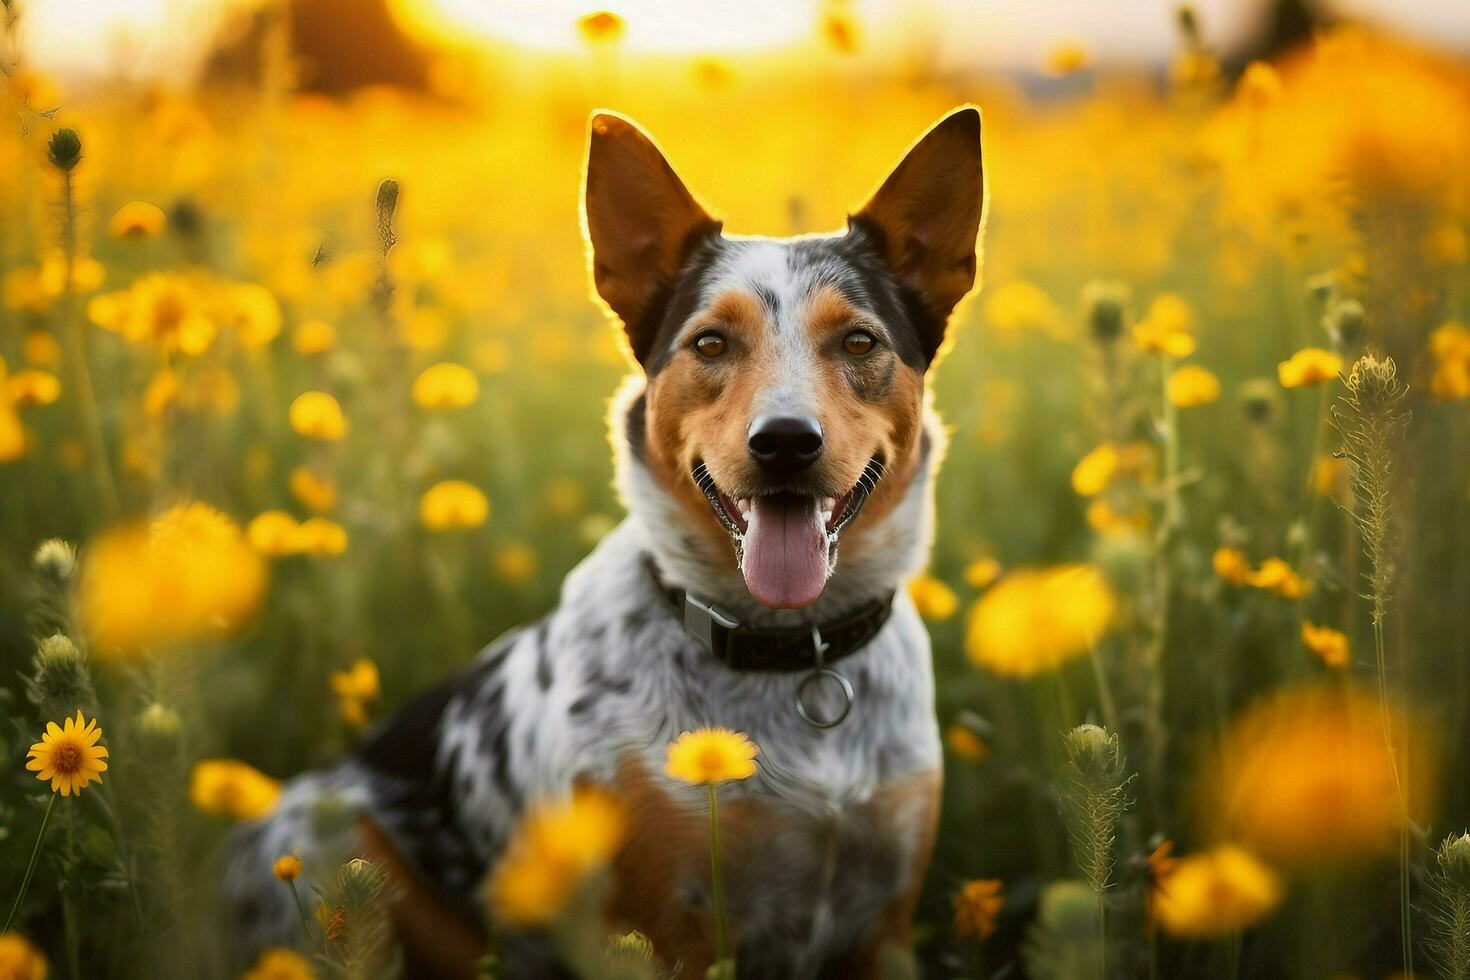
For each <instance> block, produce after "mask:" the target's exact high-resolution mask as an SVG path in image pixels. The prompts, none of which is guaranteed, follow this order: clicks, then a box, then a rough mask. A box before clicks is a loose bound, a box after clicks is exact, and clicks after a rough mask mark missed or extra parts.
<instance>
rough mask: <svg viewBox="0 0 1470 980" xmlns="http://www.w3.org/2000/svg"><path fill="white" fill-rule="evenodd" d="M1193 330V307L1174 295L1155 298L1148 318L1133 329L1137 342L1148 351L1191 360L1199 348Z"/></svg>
mask: <svg viewBox="0 0 1470 980" xmlns="http://www.w3.org/2000/svg"><path fill="white" fill-rule="evenodd" d="M1193 326H1194V314H1193V313H1191V312H1190V309H1189V305H1188V304H1187V303H1185V302H1184V300H1183V299H1181V298H1180V297H1178V296H1176V295H1174V294H1173V293H1161V294H1159V295H1158V296H1156V297H1154V301H1153V303H1152V304H1151V305H1150V306H1149V310H1148V316H1146V317H1144V318H1143V319H1142V320H1141V321H1140V322H1139V323H1137V324H1136V325H1135V326H1134V327H1133V339H1134V341H1135V342H1136V343H1137V344H1138V346H1139V347H1140V348H1141V349H1143V350H1146V351H1152V352H1154V353H1157V354H1164V355H1167V356H1169V357H1188V356H1189V355H1190V354H1193V353H1194V347H1195V344H1194V334H1193V333H1192V332H1191V331H1192V329H1193Z"/></svg>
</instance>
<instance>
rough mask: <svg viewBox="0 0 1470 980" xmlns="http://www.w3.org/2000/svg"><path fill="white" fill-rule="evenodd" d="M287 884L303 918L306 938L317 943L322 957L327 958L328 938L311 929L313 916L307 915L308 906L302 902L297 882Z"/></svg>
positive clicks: (302, 925) (302, 926)
mask: <svg viewBox="0 0 1470 980" xmlns="http://www.w3.org/2000/svg"><path fill="white" fill-rule="evenodd" d="M286 884H287V885H289V886H290V888H291V897H292V898H293V899H294V900H295V901H296V913H297V914H298V915H300V916H301V928H303V929H305V930H306V936H307V938H308V939H313V940H315V941H316V943H317V945H318V946H320V947H321V951H322V955H323V956H326V955H327V937H326V935H325V933H322V934H318V933H317V931H316V930H315V929H313V928H312V927H311V916H309V915H307V914H306V906H305V905H304V904H303V903H302V901H301V892H299V891H297V890H296V882H295V881H294V880H293V881H288V882H286Z"/></svg>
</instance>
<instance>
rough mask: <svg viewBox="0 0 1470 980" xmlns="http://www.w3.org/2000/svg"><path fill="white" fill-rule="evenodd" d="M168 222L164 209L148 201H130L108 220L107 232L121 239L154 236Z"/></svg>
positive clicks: (160, 231)
mask: <svg viewBox="0 0 1470 980" xmlns="http://www.w3.org/2000/svg"><path fill="white" fill-rule="evenodd" d="M167 224H168V218H167V217H165V215H164V213H163V210H162V209H161V208H159V207H158V205H156V204H149V203H148V202H147V201H129V202H128V203H127V204H124V205H123V206H122V207H120V208H118V209H117V211H115V212H114V213H113V215H112V219H111V220H110V221H108V222H107V234H108V235H109V236H111V237H113V238H119V239H140V238H153V237H154V236H156V235H160V234H162V233H163V229H164V227H165V226H167Z"/></svg>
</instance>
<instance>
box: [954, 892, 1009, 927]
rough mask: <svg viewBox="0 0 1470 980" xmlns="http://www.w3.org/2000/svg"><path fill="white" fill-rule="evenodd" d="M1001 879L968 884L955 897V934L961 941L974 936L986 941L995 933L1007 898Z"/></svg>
mask: <svg viewBox="0 0 1470 980" xmlns="http://www.w3.org/2000/svg"><path fill="white" fill-rule="evenodd" d="M1002 888H1003V886H1002V885H1001V882H1000V879H999V878H985V879H981V880H978V881H969V882H966V883H965V885H964V887H962V888H961V889H960V890H959V893H958V894H956V895H955V897H954V932H955V935H956V936H958V937H959V938H961V939H964V938H965V937H967V936H974V937H975V938H976V939H985V938H986V937H988V936H989V935H990V934H991V933H993V932H995V920H996V917H997V916H999V915H1000V910H1001V906H1003V905H1004V904H1005V896H1003V895H1002V894H1001V890H1002Z"/></svg>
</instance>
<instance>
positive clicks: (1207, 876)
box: [1151, 844, 1282, 939]
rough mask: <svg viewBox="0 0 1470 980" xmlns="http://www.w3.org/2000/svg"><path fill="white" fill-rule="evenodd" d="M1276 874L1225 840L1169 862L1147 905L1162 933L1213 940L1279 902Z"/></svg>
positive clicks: (1263, 914)
mask: <svg viewBox="0 0 1470 980" xmlns="http://www.w3.org/2000/svg"><path fill="white" fill-rule="evenodd" d="M1281 893H1282V888H1281V883H1280V881H1279V879H1278V878H1277V876H1276V874H1275V872H1273V871H1272V870H1271V869H1270V868H1268V867H1266V866H1265V865H1264V864H1262V863H1261V862H1260V861H1258V860H1256V859H1255V858H1254V857H1252V856H1251V855H1250V854H1249V853H1248V852H1246V851H1245V850H1242V849H1241V848H1239V847H1236V846H1234V845H1230V844H1227V845H1225V846H1223V847H1219V848H1216V849H1215V850H1213V851H1209V852H1207V853H1204V854H1195V855H1191V856H1189V857H1184V858H1180V859H1178V860H1177V861H1170V862H1169V867H1168V870H1167V871H1166V872H1165V874H1163V875H1162V876H1161V877H1160V878H1158V879H1157V880H1156V881H1155V883H1154V893H1153V896H1152V903H1151V908H1152V912H1153V917H1154V921H1155V922H1157V923H1158V924H1159V925H1160V926H1162V927H1163V929H1164V931H1165V932H1168V933H1170V934H1171V935H1174V936H1179V937H1181V938H1184V939H1212V938H1215V937H1217V936H1225V935H1229V934H1230V933H1233V932H1239V931H1241V930H1242V929H1246V928H1248V927H1250V926H1253V925H1255V924H1256V923H1257V922H1259V921H1260V920H1261V919H1264V918H1265V917H1266V916H1267V915H1269V914H1270V912H1271V910H1272V909H1274V908H1275V907H1276V906H1277V904H1278V903H1280V901H1281Z"/></svg>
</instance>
